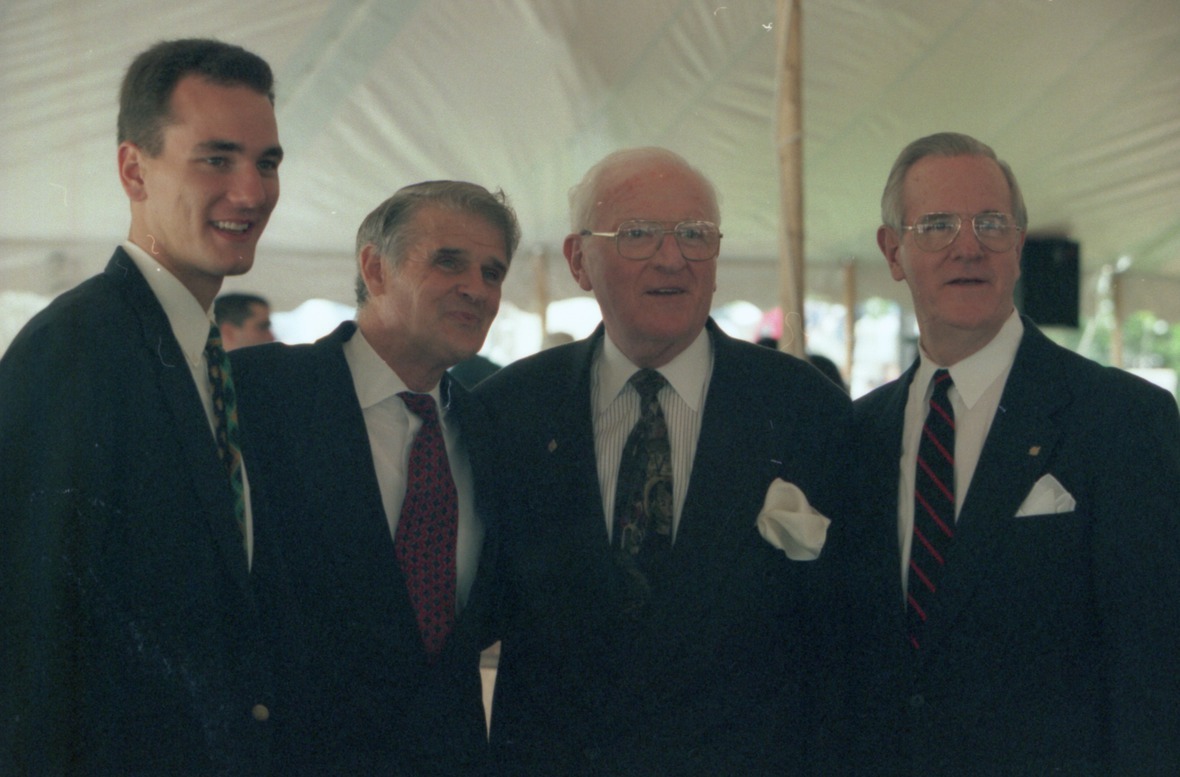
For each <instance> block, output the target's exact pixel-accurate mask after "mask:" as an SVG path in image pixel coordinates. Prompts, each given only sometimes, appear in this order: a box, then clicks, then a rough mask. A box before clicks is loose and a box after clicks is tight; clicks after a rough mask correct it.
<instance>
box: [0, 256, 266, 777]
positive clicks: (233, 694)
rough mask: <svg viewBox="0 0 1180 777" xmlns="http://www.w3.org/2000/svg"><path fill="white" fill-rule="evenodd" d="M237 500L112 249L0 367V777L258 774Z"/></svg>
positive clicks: (261, 676)
mask: <svg viewBox="0 0 1180 777" xmlns="http://www.w3.org/2000/svg"><path fill="white" fill-rule="evenodd" d="M232 500H233V496H232V492H231V490H230V485H229V480H228V477H227V476H226V472H225V469H224V468H223V467H222V465H221V464H220V462H219V460H218V457H217V448H216V445H215V443H214V441H213V436H212V433H211V432H210V429H209V423H208V421H207V419H206V416H205V413H204V410H203V409H202V406H201V401H200V398H199V396H198V394H197V390H196V387H195V386H194V384H193V379H192V374H191V372H190V370H189V367H188V365H187V364H186V362H185V359H184V356H183V355H182V354H181V352H180V348H179V346H178V345H177V342H176V339H175V338H174V337H173V335H172V330H171V328H170V326H169V323H168V320H167V318H166V316H165V314H164V311H163V309H162V308H161V307H160V304H159V302H158V301H157V300H156V298H155V296H154V295H153V294H152V292H151V290H150V289H149V288H148V285H147V283H146V282H145V281H144V279H143V277H142V276H141V275H140V273H139V271H138V269H136V266H135V264H134V263H133V262H132V261H131V259H130V257H128V256H127V254H126V253H124V252H123V250H122V249H119V250H116V251H115V254H114V256H113V257H112V259H111V261H110V263H109V264H108V265H107V268H106V271H105V272H103V273H102V274H101V275H99V276H96V277H94V278H92V279H90V280H88V281H86V282H85V283H83V284H81V285H80V286H78V287H77V288H75V289H73V290H72V291H69V292H67V293H65V294H63V295H62V296H60V297H59V298H57V299H56V300H54V302H53V303H52V304H50V305H49V307H48V308H46V309H45V310H44V311H42V312H41V313H39V314H38V315H37V316H36V317H34V318H33V320H32V321H30V322H29V324H28V325H27V326H26V327H25V328H24V329H23V330H22V331H21V333H20V334H19V335H18V336H17V338H16V339H15V340H14V341H13V343H12V345H11V346H10V347H9V349H8V351H7V353H5V355H4V358H3V360H0V510H2V511H3V512H2V518H0V622H2V623H3V629H4V637H3V639H2V640H0V712H2V714H3V718H2V720H0V744H2V749H0V773H4V774H62V773H66V774H121V775H122V774H168V773H171V774H257V773H259V772H261V771H265V770H266V768H267V765H268V758H269V737H270V730H269V729H270V726H269V724H268V723H265V722H261V721H259V720H257V719H255V717H254V715H253V714H252V712H253V711H254V710H255V705H264V706H269V705H270V704H271V703H272V696H271V679H270V673H269V659H268V657H267V650H266V647H265V640H264V638H263V633H262V630H261V625H260V621H259V618H258V610H259V607H260V606H262V605H261V604H260V602H259V601H258V600H257V596H256V593H255V592H254V591H253V590H252V589H253V588H254V586H255V583H253V582H252V579H251V575H250V574H249V572H248V570H247V564H246V555H245V550H244V548H243V545H242V538H241V535H240V533H239V531H238V528H237V524H236V522H235V521H234V517H233V516H234V512H233V502H232ZM264 552H265V551H264V550H263V549H260V553H263V554H264ZM255 561H256V564H258V563H263V562H261V559H260V558H259V556H257V555H256V557H255ZM262 709H263V708H258V710H259V711H261V710H262Z"/></svg>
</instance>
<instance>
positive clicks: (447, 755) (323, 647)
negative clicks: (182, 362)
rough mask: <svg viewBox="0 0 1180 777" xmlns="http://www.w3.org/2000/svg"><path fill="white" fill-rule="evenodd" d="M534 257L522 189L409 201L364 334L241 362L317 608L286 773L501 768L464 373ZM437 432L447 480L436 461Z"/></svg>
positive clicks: (387, 230) (308, 632)
mask: <svg viewBox="0 0 1180 777" xmlns="http://www.w3.org/2000/svg"><path fill="white" fill-rule="evenodd" d="M519 241H520V230H519V227H518V226H517V222H516V217H515V215H514V214H513V212H512V210H511V209H510V208H509V207H508V205H507V201H506V199H505V197H504V195H503V194H502V193H496V194H492V193H490V192H488V191H487V190H486V189H484V188H483V187H480V186H476V185H475V184H470V183H464V182H456V181H431V182H427V183H420V184H415V185H412V186H407V187H405V188H403V189H401V190H399V191H398V192H397V193H395V194H394V195H393V196H392V197H390V198H389V199H388V200H386V201H385V202H384V203H382V204H381V205H380V206H379V207H377V208H376V209H375V210H374V211H373V212H372V213H370V214H369V216H368V217H367V218H366V219H365V220H364V222H363V223H362V225H361V227H360V229H359V231H358V233H357V241H356V252H357V261H358V266H359V272H358V275H357V286H356V288H357V302H358V310H357V315H356V321H355V322H352V321H349V322H345V323H344V324H341V325H340V326H339V327H338V328H337V329H336V331H334V332H333V333H331V334H329V335H328V336H326V337H324V338H323V339H321V340H320V341H318V342H316V343H314V344H312V345H299V346H286V345H262V346H257V347H254V348H246V349H242V350H240V351H235V352H234V353H233V366H234V374H235V377H236V378H237V381H238V390H239V396H240V399H241V407H242V430H243V437H244V439H245V442H246V445H247V446H248V447H249V448H250V450H251V451H252V454H256V455H252V458H251V475H252V482H253V483H254V484H255V504H256V506H257V511H258V524H259V527H260V531H264V532H267V536H273V537H274V538H275V541H276V544H277V545H278V547H280V548H281V549H282V555H283V558H284V559H285V562H286V567H287V570H288V571H289V573H290V576H291V579H292V580H293V581H294V584H295V586H296V596H297V598H298V600H299V604H298V607H297V608H296V613H297V618H296V627H295V628H294V629H293V630H292V631H291V632H290V634H289V635H288V639H289V641H291V642H294V643H297V645H298V652H299V653H300V655H299V656H297V657H296V660H295V661H293V662H291V663H289V664H284V666H283V667H282V668H281V670H280V673H279V677H278V691H277V695H278V699H279V702H280V707H281V709H282V710H284V711H285V714H284V715H276V716H275V725H276V751H277V753H276V757H277V758H279V759H280V761H281V762H282V764H283V767H284V772H283V773H284V774H309V775H319V774H384V775H403V774H404V775H415V776H417V775H432V774H437V775H448V776H450V775H466V774H481V773H482V770H483V769H484V768H486V765H487V764H486V757H487V729H486V722H485V720H486V719H485V713H484V708H483V695H482V683H481V676H480V667H479V662H480V656H479V653H480V650H481V648H483V647H486V645H487V644H488V640H487V638H486V635H487V631H486V628H485V626H484V622H483V618H484V617H485V615H486V612H487V602H486V601H485V598H486V594H485V593H484V586H485V585H486V583H485V580H486V578H487V576H486V575H483V574H480V570H481V569H482V568H483V567H484V566H486V565H488V564H490V563H491V557H490V556H489V555H488V554H486V553H484V551H483V548H484V545H485V543H484V538H485V536H490V535H491V534H492V527H490V526H488V525H487V524H486V522H485V521H484V520H483V512H482V510H480V509H477V505H476V503H475V488H474V485H475V482H476V480H477V479H478V478H479V477H480V471H479V470H478V467H477V465H478V462H479V461H480V459H479V457H478V456H477V450H476V449H477V448H478V441H479V434H478V431H479V422H480V418H479V417H478V415H473V414H472V413H471V412H470V409H469V407H468V399H467V393H466V391H465V390H464V389H463V387H462V386H461V385H460V384H459V383H458V381H456V380H455V379H453V378H452V377H450V376H449V375H448V374H447V369H448V368H449V367H452V366H453V365H455V364H458V363H459V362H461V361H462V360H463V359H466V358H467V357H469V356H471V355H472V354H474V353H476V352H477V351H479V349H480V347H481V346H482V345H483V341H484V338H485V336H486V335H487V331H488V327H489V326H490V325H491V323H492V319H493V318H495V316H496V312H497V311H498V310H499V305H500V292H501V284H502V283H503V281H504V279H505V277H506V275H507V273H508V268H509V264H510V262H511V260H512V254H513V252H514V251H515V250H516V247H517V245H518V243H519ZM423 403H424V404H425V405H427V406H428V407H429V410H425V411H424V410H423V409H422V408H421V407H420V405H421V404H423ZM423 412H426V413H427V414H428V415H429V416H431V419H432V420H429V421H428V420H427V418H426V416H423V415H420V414H421V413H423ZM431 430H433V434H434V435H435V436H434V437H433V439H434V440H435V446H434V450H435V452H436V453H437V452H439V451H440V449H442V448H445V455H444V456H443V457H442V459H443V460H442V461H438V460H436V463H437V464H438V467H437V468H436V469H434V470H429V469H427V468H426V467H425V465H424V464H419V463H417V461H418V459H417V458H416V457H417V451H418V450H419V447H418V446H419V442H420V441H425V440H427V439H428V434H430V433H431ZM439 433H441V437H439V436H438V434H439ZM469 454H470V457H469ZM419 485H431V486H432V487H433V486H439V487H440V488H442V491H439V492H435V491H433V490H432V491H431V492H430V495H426V491H418V490H417V487H418V486H419ZM416 494H422V495H423V496H422V497H421V500H422V501H421V502H420V501H419V497H418V496H415V495H416ZM448 494H449V496H448ZM415 504H422V505H423V506H424V509H423V510H421V511H418V510H416V509H413V507H412V506H413V505H415ZM415 526H418V528H414V527H415ZM419 535H420V536H422V537H430V538H431V539H432V542H431V544H430V548H422V547H419V548H418V550H414V549H413V548H414V537H415V536H419ZM489 544H490V543H489ZM436 552H437V555H432V554H434V553H436ZM419 555H420V560H421V561H425V562H428V563H426V564H425V569H424V565H423V564H422V563H419V562H417V561H415V560H414V559H413V558H412V557H414V556H419ZM426 556H429V558H427V557H426ZM433 569H437V570H439V571H438V574H437V575H434V574H426V575H424V574H423V572H424V571H425V572H427V573H430V572H431V571H432V570H433Z"/></svg>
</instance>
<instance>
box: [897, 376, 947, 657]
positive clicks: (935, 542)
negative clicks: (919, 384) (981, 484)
mask: <svg viewBox="0 0 1180 777" xmlns="http://www.w3.org/2000/svg"><path fill="white" fill-rule="evenodd" d="M933 382H934V393H933V394H932V395H931V397H930V410H929V411H928V413H927V414H926V423H925V424H924V425H923V426H922V440H921V442H920V443H919V444H918V467H917V472H916V473H915V477H914V542H913V545H912V546H911V548H910V569H909V586H908V588H909V590H908V592H907V594H906V603H907V610H908V612H909V639H910V644H911V645H912V646H913V647H914V649H915V650H918V649H920V648H921V644H922V643H921V640H922V632H923V628H924V626H925V623H926V618H927V616H928V613H929V612H930V605H931V603H932V602H933V601H934V597H935V595H936V594H937V593H938V587H939V581H940V580H941V579H942V571H943V567H944V566H945V565H946V556H947V551H948V550H949V549H950V546H951V540H952V539H954V536H955V411H954V410H953V409H952V408H951V402H950V397H949V396H948V395H947V392H948V391H950V388H951V386H953V385H954V381H952V380H951V375H950V373H949V372H947V371H946V370H938V371H937V372H935V373H934V378H933Z"/></svg>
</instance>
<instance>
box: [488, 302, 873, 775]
mask: <svg viewBox="0 0 1180 777" xmlns="http://www.w3.org/2000/svg"><path fill="white" fill-rule="evenodd" d="M709 332H710V335H711V337H712V341H713V346H714V357H715V360H714V367H713V374H712V381H711V383H710V386H709V391H708V396H707V399H706V403H705V408H704V416H703V419H702V425H701V431H700V438H699V442H698V445H697V451H696V458H695V460H694V464H693V472H692V480H691V483H690V484H689V490H688V494H687V499H686V502H685V506H684V509H683V514H682V516H681V519H680V524H679V529H678V534H677V536H676V542H675V545H674V547H673V551H672V559H671V563H670V568H669V570H668V573H667V576H666V577H665V578H664V579H662V580H656V581H653V590H652V593H651V598H650V601H649V602H648V604H647V606H646V609H645V611H644V612H643V614H642V616H641V617H640V618H638V619H636V618H633V617H630V616H628V615H626V614H624V613H623V612H622V610H623V608H624V603H625V602H626V601H627V599H628V596H629V586H628V581H627V575H626V573H625V572H624V571H623V570H622V569H620V568H619V567H618V566H617V565H616V563H615V562H614V560H613V555H612V552H611V550H610V545H609V542H608V539H607V531H606V522H605V517H604V515H603V509H602V499H601V495H600V492H599V486H598V477H597V465H596V461H595V452H594V432H593V426H592V420H591V406H590V373H591V362H592V358H593V354H594V351H595V349H596V348H597V347H598V346H599V344H600V341H601V339H602V337H603V334H602V328H601V327H600V328H599V330H598V331H597V332H596V333H595V334H594V335H593V336H592V337H591V338H590V339H588V340H583V341H579V342H576V343H572V344H570V345H565V346H559V347H556V348H552V349H549V350H547V351H544V352H542V353H540V354H537V355H535V356H532V357H529V358H527V359H525V360H523V361H519V362H516V363H515V364H512V365H509V366H508V367H506V368H504V369H502V370H501V371H500V372H498V373H496V374H495V375H493V376H491V377H489V378H487V379H485V380H484V381H483V382H482V383H481V384H480V385H479V387H478V389H477V390H476V392H475V394H474V395H475V397H476V398H477V399H479V400H480V401H481V402H482V403H483V404H484V405H485V406H486V408H487V409H488V412H489V414H490V415H491V416H492V417H493V418H494V421H495V423H496V428H497V430H498V432H497V439H498V442H499V449H498V458H497V465H498V466H497V467H496V470H497V472H498V481H497V483H498V487H497V489H496V497H497V500H496V501H497V507H496V509H497V513H498V519H499V520H500V521H501V522H502V526H501V529H502V537H503V546H502V548H501V555H500V561H501V564H500V566H499V569H500V570H501V571H502V584H503V591H502V593H503V597H504V598H503V609H502V614H503V617H504V621H503V626H502V629H503V631H502V634H503V644H502V648H501V651H502V652H501V659H500V666H499V673H498V677H497V682H496V691H495V700H494V704H493V712H492V731H491V739H492V747H493V756H494V758H495V759H496V760H497V762H498V763H497V765H498V767H499V768H500V769H501V771H502V772H503V773H506V774H512V775H517V774H526V775H531V774H562V775H576V774H587V775H610V774H653V775H655V774H660V775H663V774H677V775H691V774H709V775H716V774H742V775H750V774H763V773H767V774H778V775H782V774H791V773H796V772H798V771H800V770H801V768H802V766H803V764H804V762H805V760H806V759H807V758H808V757H809V754H808V752H807V748H808V742H809V738H810V736H811V734H812V727H813V724H814V723H815V722H816V719H815V718H814V717H813V716H810V715H809V714H808V713H809V710H810V709H811V702H812V701H813V699H812V696H811V694H812V693H813V691H814V688H813V687H812V686H811V685H810V683H809V681H810V680H812V679H814V678H815V669H816V662H817V660H818V658H819V656H818V655H817V654H819V653H820V652H822V651H821V650H820V649H819V648H818V647H817V644H816V641H815V636H814V632H815V631H816V627H817V625H818V624H819V623H820V622H821V621H822V619H823V618H824V617H825V616H826V615H828V614H829V613H826V612H825V606H824V598H825V594H826V591H825V590H824V587H823V586H822V585H821V584H820V580H821V578H820V577H819V576H820V574H821V572H822V570H823V561H822V560H821V561H818V562H804V563H796V562H790V561H788V560H787V559H786V557H785V556H784V555H783V553H782V552H781V551H779V550H776V549H774V548H772V547H771V546H770V545H769V544H768V543H766V542H765V541H764V540H763V539H762V538H761V537H760V536H759V534H758V532H757V529H756V528H755V518H756V516H757V514H758V512H759V511H760V509H761V507H762V503H763V500H764V498H765V496H766V492H767V489H768V488H769V486H770V484H771V482H772V481H773V480H774V478H775V477H781V478H783V479H785V480H787V481H790V482H793V483H795V484H796V485H798V486H799V487H800V488H801V489H802V490H803V491H804V493H805V494H806V495H807V497H808V498H809V499H810V500H811V502H812V504H813V505H814V506H815V507H816V508H817V509H818V510H820V511H821V512H823V513H825V514H826V515H829V516H835V515H836V514H837V512H838V504H839V502H840V493H839V489H840V480H841V472H842V470H843V465H844V454H845V450H846V449H845V447H844V445H845V442H846V440H845V430H846V429H847V426H848V423H849V421H850V412H851V403H850V401H849V400H848V398H847V397H846V396H845V395H844V394H842V393H841V392H840V391H839V389H838V388H836V386H834V385H833V384H832V383H831V382H830V381H828V380H827V379H826V378H824V377H823V376H822V375H821V374H820V373H819V372H817V371H816V370H814V369H812V368H811V367H810V366H809V365H807V364H806V363H805V362H802V361H800V360H798V359H794V358H792V357H789V356H786V355H784V354H781V353H778V352H776V351H773V350H771V349H768V348H763V347H760V346H756V345H753V344H751V343H742V342H739V341H737V340H734V339H732V338H730V337H728V336H726V335H725V334H723V333H722V332H721V331H720V330H719V329H717V327H716V326H715V325H714V324H713V323H712V322H710V323H709Z"/></svg>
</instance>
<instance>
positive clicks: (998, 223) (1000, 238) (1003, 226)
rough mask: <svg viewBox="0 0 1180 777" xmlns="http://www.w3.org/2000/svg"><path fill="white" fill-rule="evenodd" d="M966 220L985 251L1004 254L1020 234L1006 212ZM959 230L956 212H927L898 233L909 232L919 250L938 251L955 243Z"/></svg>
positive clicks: (976, 215) (1019, 229)
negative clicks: (911, 233) (912, 234)
mask: <svg viewBox="0 0 1180 777" xmlns="http://www.w3.org/2000/svg"><path fill="white" fill-rule="evenodd" d="M970 221H971V229H972V231H974V232H975V236H976V237H977V238H979V243H980V245H982V246H983V247H984V248H986V249H988V250H989V251H996V252H999V251H1007V250H1008V249H1009V248H1011V247H1012V246H1014V245H1016V239H1017V237H1019V235H1020V232H1021V228H1020V227H1018V226H1016V225H1015V224H1013V223H1012V217H1011V216H1009V215H1007V214H1006V213H996V212H994V211H991V212H987V213H976V214H975V215H974V216H972V217H971V218H970ZM962 227H963V217H962V216H960V215H959V214H958V213H927V214H926V215H924V216H919V217H918V219H917V220H916V221H915V222H914V223H913V224H911V225H910V226H908V227H902V228H901V231H902V232H913V233H914V243H916V244H917V246H918V248H921V249H922V250H923V251H941V250H942V249H944V248H946V247H947V246H949V245H950V244H951V243H953V242H955V238H956V237H958V236H959V230H960V229H962Z"/></svg>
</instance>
